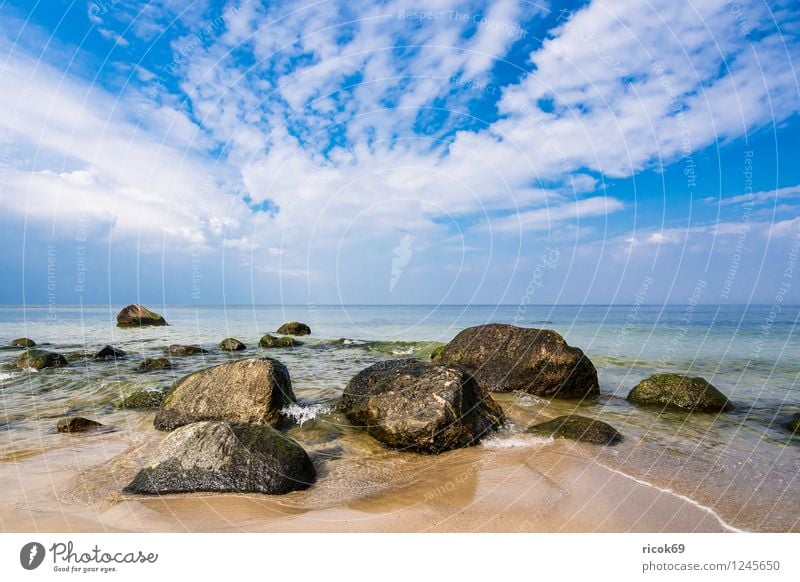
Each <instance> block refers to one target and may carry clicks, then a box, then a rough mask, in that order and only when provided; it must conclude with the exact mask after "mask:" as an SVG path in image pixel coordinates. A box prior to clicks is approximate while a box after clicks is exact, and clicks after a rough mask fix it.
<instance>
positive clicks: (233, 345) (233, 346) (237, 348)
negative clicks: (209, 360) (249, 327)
mask: <svg viewBox="0 0 800 582" xmlns="http://www.w3.org/2000/svg"><path fill="white" fill-rule="evenodd" d="M219 349H221V350H223V351H226V352H241V351H242V350H246V349H247V346H246V345H244V344H243V343H242V342H240V341H239V340H238V339H236V338H233V337H226V338H225V339H224V340H222V341H221V342H219Z"/></svg>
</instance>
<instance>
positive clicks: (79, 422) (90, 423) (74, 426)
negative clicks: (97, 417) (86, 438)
mask: <svg viewBox="0 0 800 582" xmlns="http://www.w3.org/2000/svg"><path fill="white" fill-rule="evenodd" d="M101 426H103V425H102V424H100V423H99V422H97V421H94V420H89V419H88V418H83V417H82V416H68V417H66V418H62V419H60V420H59V421H58V424H57V425H56V429H57V430H58V432H86V431H87V430H92V429H95V428H100V427H101Z"/></svg>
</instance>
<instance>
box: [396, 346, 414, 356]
mask: <svg viewBox="0 0 800 582" xmlns="http://www.w3.org/2000/svg"><path fill="white" fill-rule="evenodd" d="M415 351H416V350H415V349H414V348H413V346H412V347H410V348H406V349H404V350H401V349H398V350H392V355H393V356H411V355H413V354H414V352H415Z"/></svg>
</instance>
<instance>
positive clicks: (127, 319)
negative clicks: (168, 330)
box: [117, 304, 169, 327]
mask: <svg viewBox="0 0 800 582" xmlns="http://www.w3.org/2000/svg"><path fill="white" fill-rule="evenodd" d="M162 325H169V324H168V323H167V321H166V320H165V319H164V318H163V317H162V316H161V315H159V314H158V313H155V312H154V311H150V310H149V309H147V308H146V307H143V306H141V305H136V304H134V305H128V306H127V307H124V308H123V309H122V310H121V311H120V312H119V313H118V314H117V327H146V326H162Z"/></svg>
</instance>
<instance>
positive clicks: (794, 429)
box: [787, 412, 800, 436]
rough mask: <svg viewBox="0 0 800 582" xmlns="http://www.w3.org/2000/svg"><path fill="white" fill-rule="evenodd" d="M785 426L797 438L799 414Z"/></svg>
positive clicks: (799, 421)
mask: <svg viewBox="0 0 800 582" xmlns="http://www.w3.org/2000/svg"><path fill="white" fill-rule="evenodd" d="M787 426H788V427H789V430H790V431H792V432H793V433H794V434H796V435H797V436H800V412H798V413H797V414H795V415H794V416H793V417H792V419H791V420H790V421H789V423H788V424H787Z"/></svg>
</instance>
